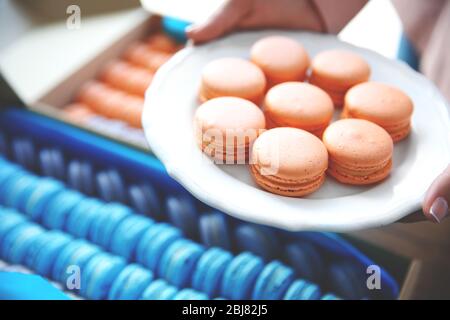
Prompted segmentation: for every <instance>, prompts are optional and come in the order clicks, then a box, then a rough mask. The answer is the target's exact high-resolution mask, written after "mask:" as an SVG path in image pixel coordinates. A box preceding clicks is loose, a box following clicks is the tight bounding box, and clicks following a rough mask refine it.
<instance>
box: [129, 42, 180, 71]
mask: <svg viewBox="0 0 450 320" xmlns="http://www.w3.org/2000/svg"><path fill="white" fill-rule="evenodd" d="M171 57H172V54H171V53H167V52H164V51H161V50H156V49H153V48H152V47H151V46H150V45H148V44H146V43H142V42H139V43H135V44H133V45H131V46H130V47H129V48H128V50H126V51H125V54H124V58H125V60H127V61H129V62H130V63H133V64H135V65H137V66H140V67H143V68H146V69H148V70H150V71H151V72H156V70H158V69H159V68H160V67H161V66H162V65H163V64H164V63H166V61H167V60H169V59H170V58H171Z"/></svg>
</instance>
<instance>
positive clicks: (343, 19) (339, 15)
mask: <svg viewBox="0 0 450 320" xmlns="http://www.w3.org/2000/svg"><path fill="white" fill-rule="evenodd" d="M312 3H313V5H315V7H316V9H317V11H318V13H319V15H320V17H321V18H322V23H323V26H324V28H325V31H326V32H329V33H335V34H337V33H339V31H341V30H342V29H343V28H344V27H345V25H346V24H347V23H348V22H349V21H350V20H351V19H352V18H353V17H354V16H355V15H356V14H357V13H358V12H359V11H360V10H361V9H362V7H364V5H365V4H366V3H367V0H345V1H337V0H312Z"/></svg>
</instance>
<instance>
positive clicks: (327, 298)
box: [320, 293, 342, 300]
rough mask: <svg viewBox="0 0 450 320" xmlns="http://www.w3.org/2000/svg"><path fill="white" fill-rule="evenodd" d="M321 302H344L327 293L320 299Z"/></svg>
mask: <svg viewBox="0 0 450 320" xmlns="http://www.w3.org/2000/svg"><path fill="white" fill-rule="evenodd" d="M320 300H342V299H341V298H339V297H338V296H336V295H334V294H332V293H326V294H324V295H323V296H322V298H320Z"/></svg>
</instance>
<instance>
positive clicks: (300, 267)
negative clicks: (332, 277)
mask: <svg viewBox="0 0 450 320" xmlns="http://www.w3.org/2000/svg"><path fill="white" fill-rule="evenodd" d="M284 260H285V261H286V262H287V264H289V265H290V266H292V268H294V270H295V274H296V276H297V278H301V279H307V280H310V281H312V282H318V281H320V280H322V279H323V275H324V273H325V271H324V268H325V263H324V261H323V258H322V256H321V254H320V252H319V251H318V249H317V248H316V247H315V246H314V245H312V244H310V243H308V242H305V241H296V242H292V243H289V244H287V245H286V246H285V248H284Z"/></svg>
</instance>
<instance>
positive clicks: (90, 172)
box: [67, 160, 95, 195]
mask: <svg viewBox="0 0 450 320" xmlns="http://www.w3.org/2000/svg"><path fill="white" fill-rule="evenodd" d="M67 184H68V186H69V187H71V188H72V189H75V190H78V191H80V192H82V193H84V194H86V195H94V193H95V175H94V169H93V168H92V165H91V164H90V163H89V162H86V161H79V160H72V161H70V163H69V165H68V169H67Z"/></svg>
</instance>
